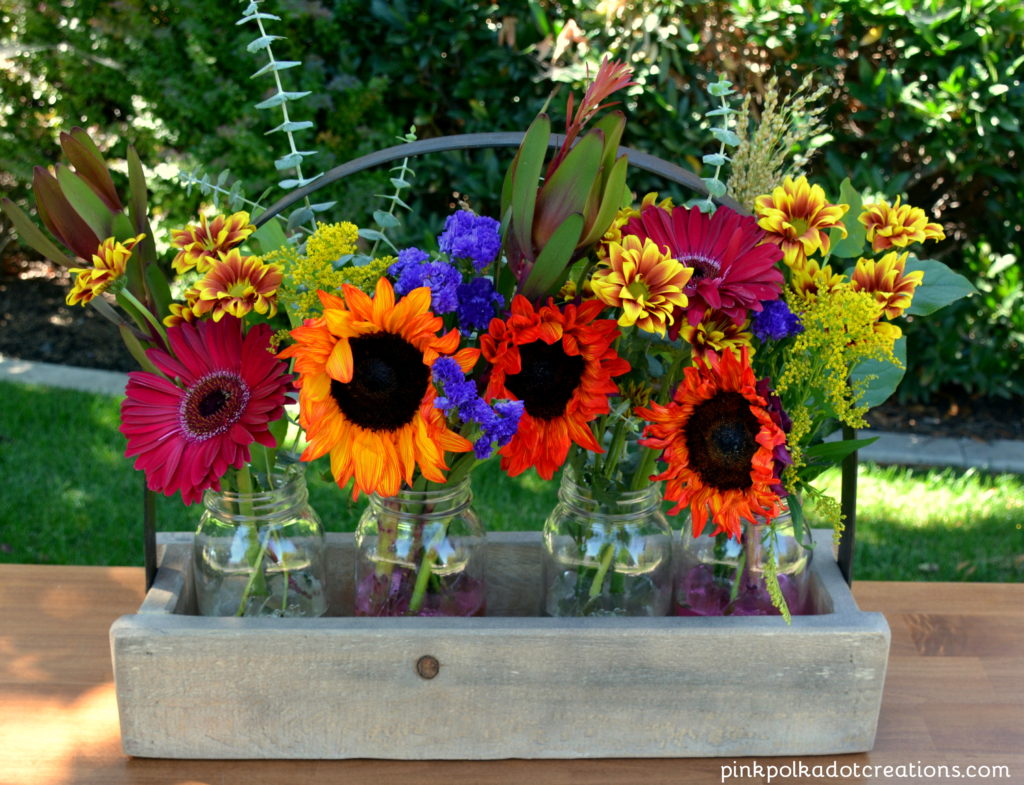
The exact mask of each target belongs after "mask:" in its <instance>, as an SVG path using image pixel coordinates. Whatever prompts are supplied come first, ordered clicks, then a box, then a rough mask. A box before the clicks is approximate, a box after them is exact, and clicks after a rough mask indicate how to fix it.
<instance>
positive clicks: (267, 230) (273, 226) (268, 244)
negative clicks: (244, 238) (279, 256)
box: [248, 215, 288, 254]
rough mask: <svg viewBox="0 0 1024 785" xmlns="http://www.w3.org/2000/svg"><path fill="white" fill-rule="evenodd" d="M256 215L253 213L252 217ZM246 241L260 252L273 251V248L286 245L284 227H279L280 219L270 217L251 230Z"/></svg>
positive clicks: (286, 237) (286, 239)
mask: <svg viewBox="0 0 1024 785" xmlns="http://www.w3.org/2000/svg"><path fill="white" fill-rule="evenodd" d="M256 217H257V216H255V215H253V218H254V219H255V218H256ZM248 242H249V245H250V246H255V248H256V249H257V250H258V251H259V253H260V254H265V253H268V252H270V251H273V250H274V249H275V248H280V247H282V246H284V245H287V244H288V236H287V235H286V234H285V232H284V229H283V228H281V222H280V220H278V219H277V218H272V219H270V220H269V221H267V222H266V223H265V224H263V226H261V227H260V228H259V229H257V230H256V231H255V232H253V233H252V235H250V237H249V241H248Z"/></svg>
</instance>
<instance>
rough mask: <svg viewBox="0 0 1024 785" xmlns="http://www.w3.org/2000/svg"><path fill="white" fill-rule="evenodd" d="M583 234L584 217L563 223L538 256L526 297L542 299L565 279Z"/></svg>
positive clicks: (527, 283) (524, 287)
mask: <svg viewBox="0 0 1024 785" xmlns="http://www.w3.org/2000/svg"><path fill="white" fill-rule="evenodd" d="M582 232H583V216H582V215H580V214H576V215H570V216H569V217H567V218H566V219H565V220H564V221H562V224H561V225H560V226H559V227H558V228H557V229H555V231H554V234H552V235H551V239H550V240H548V242H547V243H546V244H545V246H544V248H543V250H542V251H541V252H540V254H539V255H538V256H537V261H536V262H535V263H534V265H533V269H532V270H531V271H530V274H529V275H528V276H527V278H526V282H525V283H524V284H523V288H522V293H523V294H524V295H526V296H527V297H529V298H531V299H539V298H542V297H544V296H545V295H547V294H549V293H551V292H552V289H553V288H554V287H555V285H556V284H558V283H559V282H560V281H561V280H563V279H564V276H565V273H566V271H567V270H568V267H569V262H570V260H571V259H572V254H573V251H575V250H576V244H577V243H578V242H579V240H580V234H581V233H582Z"/></svg>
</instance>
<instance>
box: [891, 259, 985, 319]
mask: <svg viewBox="0 0 1024 785" xmlns="http://www.w3.org/2000/svg"><path fill="white" fill-rule="evenodd" d="M917 270H921V271H923V272H924V280H923V281H922V282H921V285H920V286H918V287H917V288H916V289H915V290H914V299H913V301H912V302H911V303H910V307H909V308H907V313H908V314H910V315H912V316H927V315H928V314H930V313H934V312H935V311H937V310H939V309H940V308H944V307H945V306H947V305H949V304H950V303H952V302H956V301H957V300H959V299H960V298H961V297H967V296H968V295H971V294H976V293H977V291H978V290H977V289H975V288H974V285H973V284H972V283H971V282H970V281H968V280H967V279H966V278H964V277H963V276H962V275H960V274H959V273H955V272H953V271H952V270H950V269H949V268H948V267H946V265H944V264H943V263H942V262H939V261H936V260H935V259H918V258H916V257H914V256H910V257H909V258H908V259H907V267H906V272H908V273H912V272H915V271H917Z"/></svg>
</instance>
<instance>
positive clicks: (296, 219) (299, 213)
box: [288, 207, 313, 231]
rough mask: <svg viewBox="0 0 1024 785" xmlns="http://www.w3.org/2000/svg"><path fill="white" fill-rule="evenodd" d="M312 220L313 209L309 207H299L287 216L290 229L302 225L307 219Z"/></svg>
mask: <svg viewBox="0 0 1024 785" xmlns="http://www.w3.org/2000/svg"><path fill="white" fill-rule="evenodd" d="M312 220H313V210H312V209H311V208H309V207H300V208H299V209H298V210H295V211H294V212H292V214H291V215H289V216H288V230H289V231H291V230H293V229H295V228H296V227H299V226H302V224H304V223H306V222H307V221H312Z"/></svg>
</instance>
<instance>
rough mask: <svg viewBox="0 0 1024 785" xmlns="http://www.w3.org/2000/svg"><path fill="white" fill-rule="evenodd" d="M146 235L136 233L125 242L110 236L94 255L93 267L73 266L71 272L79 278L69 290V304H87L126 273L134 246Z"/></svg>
mask: <svg viewBox="0 0 1024 785" xmlns="http://www.w3.org/2000/svg"><path fill="white" fill-rule="evenodd" d="M145 236H146V235H144V234H140V235H136V236H135V237H133V238H131V239H130V240H125V241H124V242H123V243H120V242H118V241H117V239H115V238H113V237H108V238H107V239H106V240H104V241H103V242H102V243H100V246H99V248H97V249H96V253H94V254H93V255H92V267H72V268H71V269H70V271H69V272H72V273H78V278H76V279H75V284H74V286H72V287H71V291H70V292H68V296H67V304H68V305H78V304H79V303H81V304H82V305H85V304H86V303H88V302H89V301H90V300H91V299H93V298H94V297H95V296H96V295H98V294H99V293H100V292H102V291H104V290H105V289H106V288H107V287H108V286H110V284H112V283H113V282H114V281H116V280H117V279H118V278H120V277H121V276H122V275H124V270H125V267H126V266H127V264H128V260H129V259H131V258H132V248H134V247H135V246H136V245H137V244H138V242H139V241H140V240H141V239H142V238H143V237H145Z"/></svg>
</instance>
